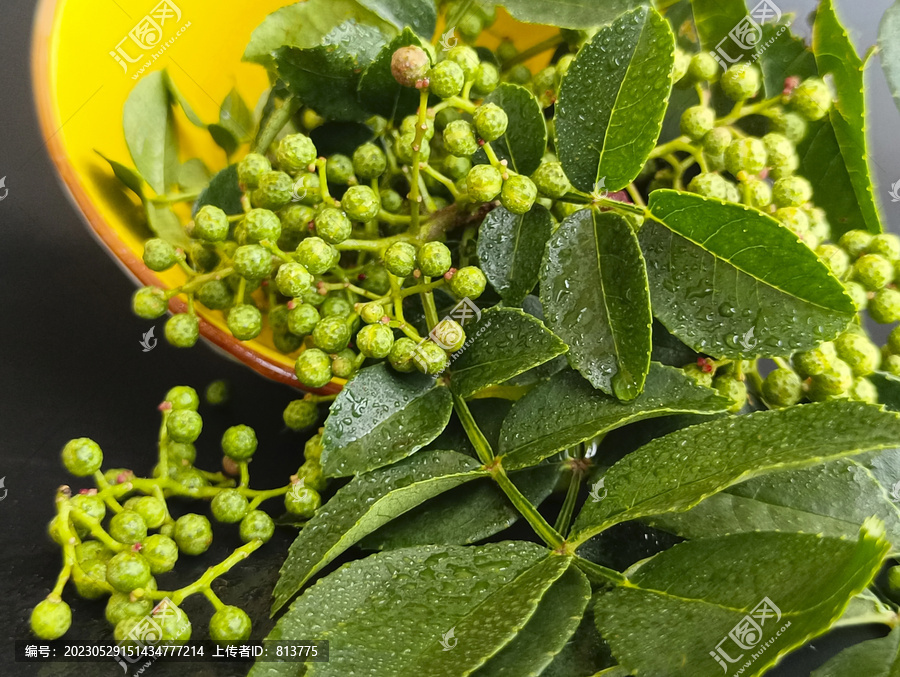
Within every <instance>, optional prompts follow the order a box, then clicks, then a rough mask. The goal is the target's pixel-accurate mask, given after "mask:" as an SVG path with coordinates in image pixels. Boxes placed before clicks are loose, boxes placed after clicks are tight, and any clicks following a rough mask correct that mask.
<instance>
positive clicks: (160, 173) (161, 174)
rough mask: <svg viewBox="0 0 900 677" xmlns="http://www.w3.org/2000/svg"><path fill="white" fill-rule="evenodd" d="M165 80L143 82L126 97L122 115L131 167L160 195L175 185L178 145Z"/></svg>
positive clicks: (161, 74)
mask: <svg viewBox="0 0 900 677" xmlns="http://www.w3.org/2000/svg"><path fill="white" fill-rule="evenodd" d="M167 80H168V77H167V75H166V73H165V71H156V72H154V73H150V74H149V75H147V76H145V77H144V78H142V79H141V80H140V81H139V82H138V83H137V84H136V85H135V86H134V89H133V90H131V94H129V95H128V99H126V101H125V106H124V109H123V113H122V122H123V126H124V129H125V143H126V144H127V145H128V152H129V153H131V159H132V161H133V162H134V166H135V167H136V168H137V171H138V174H140V175H141V176H143V177H144V180H145V181H146V182H147V183H148V184H149V185H150V187H151V188H152V189H153V190H154V191H156V193H157V194H159V195H162V194H164V193H165V192H166V191H167V190H168V189H169V187H171V186H174V185H175V184H176V183H177V182H178V166H179V162H178V141H177V139H176V138H175V125H174V122H173V120H172V108H171V105H170V99H169V96H170V94H169V88H168V86H167Z"/></svg>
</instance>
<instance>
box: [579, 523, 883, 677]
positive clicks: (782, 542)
mask: <svg viewBox="0 0 900 677" xmlns="http://www.w3.org/2000/svg"><path fill="white" fill-rule="evenodd" d="M887 550H888V543H887V541H886V540H885V539H884V532H883V530H882V529H881V525H880V524H879V523H878V521H877V520H870V521H867V523H866V525H865V526H864V527H863V529H862V530H861V532H860V535H859V537H858V539H854V540H845V539H837V538H825V537H822V536H817V535H813V534H782V533H772V532H756V533H748V534H736V535H733V536H724V537H722V538H713V539H705V540H699V541H688V542H686V543H681V544H679V545H676V546H675V547H673V548H671V549H669V550H666V551H665V552H663V553H661V554H659V555H656V556H655V557H652V558H650V559H649V560H646V561H644V562H643V563H641V564H639V565H637V566H636V567H635V569H634V570H632V571H631V572H630V573H629V576H628V583H627V584H626V585H624V586H622V587H618V588H615V589H613V590H611V591H608V592H607V591H602V592H600V593H599V595H598V598H597V603H596V606H595V608H594V614H595V618H596V622H597V628H598V629H599V631H600V632H601V633H602V635H603V637H604V639H605V640H606V641H607V642H609V644H610V646H611V648H612V650H613V654H614V655H615V657H616V658H617V659H618V661H619V663H620V664H621V665H622V666H624V667H626V668H628V669H629V670H631V671H632V672H635V673H637V674H647V675H666V676H667V677H718V676H720V675H722V674H723V665H724V667H725V670H726V672H727V671H730V670H731V669H732V668H733V669H734V670H739V669H741V668H743V669H745V670H746V672H744V673H742V674H745V675H747V676H748V677H756V676H757V675H760V674H762V673H764V672H766V669H767V668H769V667H771V666H772V665H773V664H775V663H776V662H777V661H778V659H779V658H780V657H781V656H783V655H785V654H786V653H788V652H789V651H791V650H793V649H794V648H796V647H798V646H801V645H802V644H805V643H806V642H807V641H808V640H810V639H812V638H813V637H816V636H818V635H820V634H822V633H823V632H825V631H826V630H828V628H829V627H830V626H831V625H832V623H834V622H835V621H836V620H838V619H839V618H840V616H841V614H842V613H843V611H844V609H845V608H846V607H847V605H848V604H849V602H850V600H851V599H852V598H853V596H854V595H856V594H857V593H859V592H861V591H862V590H864V589H865V588H866V586H867V585H868V584H869V583H870V582H871V581H872V579H873V577H874V576H875V574H877V573H878V570H879V568H880V567H881V562H882V560H883V558H884V557H885V555H886V554H887ZM798 581H806V584H803V585H798V584H797V582H798ZM810 581H815V584H814V585H813V584H809V582H810ZM726 656H727V658H726ZM716 657H718V658H716ZM857 674H868V673H857Z"/></svg>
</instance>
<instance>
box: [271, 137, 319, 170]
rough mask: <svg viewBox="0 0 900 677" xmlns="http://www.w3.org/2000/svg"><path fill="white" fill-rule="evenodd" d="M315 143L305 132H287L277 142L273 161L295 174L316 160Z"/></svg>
mask: <svg viewBox="0 0 900 677" xmlns="http://www.w3.org/2000/svg"><path fill="white" fill-rule="evenodd" d="M317 155H318V152H317V151H316V145H315V144H314V143H313V142H312V139H310V138H309V137H308V136H306V134H289V135H288V136H285V137H284V138H283V139H281V141H279V142H278V147H277V148H276V150H275V161H276V162H277V163H278V166H279V167H281V169H282V170H283V171H285V172H288V173H290V174H296V173H297V172H299V171H301V170H304V169H306V168H307V167H309V165H310V164H312V163H313V162H315V161H316V156H317Z"/></svg>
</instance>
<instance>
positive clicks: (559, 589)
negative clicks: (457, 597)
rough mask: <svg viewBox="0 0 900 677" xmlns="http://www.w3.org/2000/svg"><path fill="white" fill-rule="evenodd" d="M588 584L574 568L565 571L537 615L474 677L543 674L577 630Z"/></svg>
mask: <svg viewBox="0 0 900 677" xmlns="http://www.w3.org/2000/svg"><path fill="white" fill-rule="evenodd" d="M590 599H591V584H590V583H588V579H587V577H586V576H585V575H584V574H583V573H581V570H580V569H578V567H569V568H568V569H566V571H565V572H564V573H563V575H562V576H560V577H559V579H558V580H557V581H556V582H555V583H554V584H553V585H551V586H550V589H549V590H547V592H546V593H545V594H544V597H543V598H542V599H541V602H540V604H539V605H538V608H537V611H535V612H534V615H533V616H532V617H531V620H529V621H528V622H527V623H526V624H525V627H523V628H522V629H521V630H519V632H518V634H516V637H515V639H513V640H512V641H511V642H510V643H509V644H507V645H506V646H505V647H504V648H503V649H502V650H501V651H500V652H499V653H498V654H496V655H495V656H493V657H492V658H491V659H490V660H489V661H488V662H487V665H485V666H484V667H482V668H481V669H479V670H477V671H476V672H475V673H474V675H475V676H476V677H524V676H525V675H540V674H543V670H544V668H546V667H547V666H548V665H549V664H550V663H551V662H552V661H553V658H554V657H555V656H556V655H557V654H558V653H559V652H560V651H562V650H563V648H564V647H565V646H566V642H568V640H569V638H570V637H571V636H572V635H573V634H574V633H575V630H577V629H578V624H579V622H580V621H581V618H582V616H583V615H584V610H585V609H586V608H587V604H588V601H590Z"/></svg>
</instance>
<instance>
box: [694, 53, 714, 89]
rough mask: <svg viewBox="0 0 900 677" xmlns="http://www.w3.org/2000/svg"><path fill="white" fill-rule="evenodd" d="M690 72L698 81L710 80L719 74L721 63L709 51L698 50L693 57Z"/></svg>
mask: <svg viewBox="0 0 900 677" xmlns="http://www.w3.org/2000/svg"><path fill="white" fill-rule="evenodd" d="M688 74H689V75H690V76H691V79H693V80H696V81H697V82H708V81H712V80H715V79H716V78H717V77H718V76H719V63H718V62H717V61H716V59H715V57H714V56H713V55H712V54H710V53H709V52H698V53H697V54H694V56H692V57H691V63H690V65H689V66H688Z"/></svg>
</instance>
